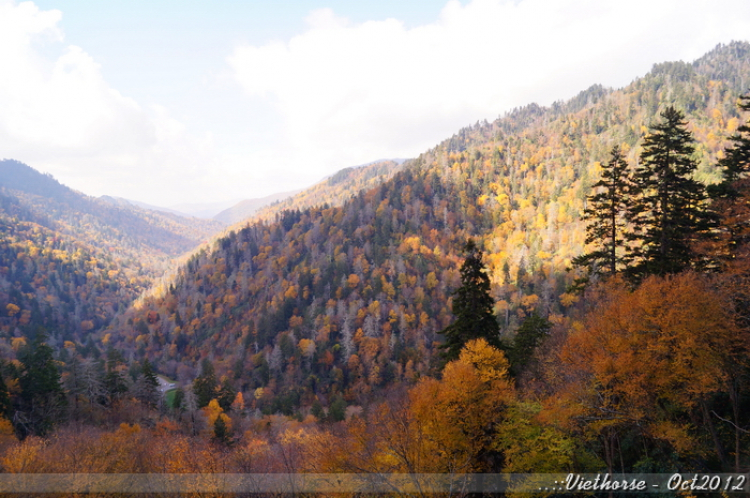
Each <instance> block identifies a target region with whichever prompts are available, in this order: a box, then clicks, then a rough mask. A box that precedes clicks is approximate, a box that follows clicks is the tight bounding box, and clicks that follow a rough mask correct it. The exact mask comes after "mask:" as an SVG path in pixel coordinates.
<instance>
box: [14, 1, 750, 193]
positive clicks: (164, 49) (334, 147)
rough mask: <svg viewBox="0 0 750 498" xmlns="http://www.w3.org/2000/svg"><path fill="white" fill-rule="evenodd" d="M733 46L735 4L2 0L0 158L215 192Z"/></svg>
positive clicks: (278, 179) (279, 186)
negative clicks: (655, 65)
mask: <svg viewBox="0 0 750 498" xmlns="http://www.w3.org/2000/svg"><path fill="white" fill-rule="evenodd" d="M749 38H750V2H748V1H747V0H710V1H708V0H628V1H615V0H464V1H457V0H450V1H445V0H410V1H408V2H404V1H403V0H398V1H397V0H378V1H371V0H359V1H356V2H355V1H343V0H329V1H326V0H295V1H291V0H275V1H273V2H269V1H256V0H242V1H241V0H214V1H212V2H209V1H203V0H179V1H178V0H158V1H154V0H148V1H147V0H108V1H106V2H102V1H100V0H98V1H96V0H65V1H61V0H37V1H35V2H18V1H16V0H0V159H2V158H8V159H11V158H12V159H17V160H20V161H22V162H25V163H26V164H28V165H30V166H32V167H34V168H36V169H38V170H40V171H43V172H45V173H51V174H52V175H53V176H54V177H55V178H57V179H58V180H59V181H60V182H62V183H64V184H66V185H68V186H70V187H72V188H75V189H76V190H79V191H81V192H83V193H85V194H87V195H93V196H99V195H105V194H106V195H112V196H118V197H125V198H128V199H132V200H136V201H140V202H146V203H150V204H153V205H158V206H174V205H178V204H185V203H211V202H224V203H231V202H234V201H237V200H240V199H248V198H255V197H263V196H266V195H270V194H272V193H275V192H282V191H289V190H294V189H298V188H303V187H305V186H309V185H312V184H313V183H315V182H317V181H319V180H321V179H322V178H324V177H325V176H327V175H330V174H332V173H334V172H336V171H338V170H340V169H342V168H345V167H349V166H356V165H360V164H366V163H369V162H372V161H375V160H378V159H385V158H409V157H415V156H417V155H419V154H420V153H421V152H424V151H426V150H428V149H429V148H431V147H434V146H435V145H436V144H438V143H439V142H440V141H442V140H443V139H446V138H449V137H450V136H451V135H452V134H453V133H455V132H457V131H458V130H459V129H460V128H461V127H463V126H467V125H470V124H473V123H475V122H477V121H481V120H484V119H487V120H493V119H495V118H497V117H498V116H500V115H502V114H503V113H505V112H507V111H509V110H511V109H513V108H514V107H519V106H523V105H527V104H529V103H532V102H536V103H539V104H541V105H549V104H551V103H553V102H555V101H558V100H566V99H568V98H571V97H573V96H574V95H575V94H577V93H578V92H580V91H582V90H585V89H586V88H588V87H590V86H591V85H593V84H603V85H605V86H609V87H613V88H619V87H622V86H625V85H627V84H628V83H630V82H631V81H632V80H633V79H635V78H637V77H639V76H643V75H644V74H645V73H647V72H648V70H649V69H650V68H651V66H652V65H653V64H654V63H657V62H663V61H668V60H684V61H692V60H694V59H696V58H698V57H700V56H701V55H703V54H704V53H705V52H707V51H709V50H711V49H712V48H714V47H715V46H716V45H717V44H719V43H729V42H730V41H732V40H748V39H749Z"/></svg>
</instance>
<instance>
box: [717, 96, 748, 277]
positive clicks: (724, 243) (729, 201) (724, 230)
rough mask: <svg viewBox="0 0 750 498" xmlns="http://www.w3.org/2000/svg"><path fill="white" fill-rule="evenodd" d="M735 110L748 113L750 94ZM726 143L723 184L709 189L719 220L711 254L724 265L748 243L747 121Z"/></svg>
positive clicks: (722, 163)
mask: <svg viewBox="0 0 750 498" xmlns="http://www.w3.org/2000/svg"><path fill="white" fill-rule="evenodd" d="M738 107H739V108H740V109H742V110H744V111H750V94H747V95H742V96H740V98H739V102H738ZM729 140H730V141H731V142H732V146H731V147H730V148H728V149H727V150H726V151H725V155H724V157H723V158H722V159H721V160H720V161H719V164H718V165H719V168H720V170H721V173H722V177H723V178H722V181H721V182H720V183H719V184H717V185H711V186H710V187H709V195H710V196H711V200H712V206H711V207H712V209H713V211H714V212H715V213H716V215H717V217H718V218H719V219H720V220H721V225H720V227H719V233H718V237H717V239H718V240H717V241H718V244H717V247H716V248H714V253H715V254H716V256H717V257H718V258H719V259H723V260H725V261H726V262H729V261H732V260H734V259H735V258H736V257H737V254H738V252H739V251H740V249H741V248H742V247H745V246H747V244H748V243H749V242H750V207H749V206H748V202H747V200H748V197H750V178H749V177H748V173H750V121H747V122H746V123H745V124H743V125H742V126H740V127H739V128H738V129H737V133H735V134H734V135H732V136H731V137H730V138H729Z"/></svg>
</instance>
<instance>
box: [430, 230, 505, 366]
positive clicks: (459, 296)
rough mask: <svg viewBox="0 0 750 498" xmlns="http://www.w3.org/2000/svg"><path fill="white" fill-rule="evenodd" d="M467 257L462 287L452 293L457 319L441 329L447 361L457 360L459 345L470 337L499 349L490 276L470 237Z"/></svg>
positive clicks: (465, 248)
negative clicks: (483, 340) (481, 339)
mask: <svg viewBox="0 0 750 498" xmlns="http://www.w3.org/2000/svg"><path fill="white" fill-rule="evenodd" d="M464 253H465V254H466V257H465V259H464V262H463V265H462V266H461V287H459V288H458V289H456V291H455V292H454V293H453V296H454V297H453V315H454V316H455V317H456V320H455V321H454V322H453V323H452V324H451V325H449V326H448V327H446V328H445V329H443V330H441V331H440V332H439V333H440V334H443V335H444V336H445V343H444V344H442V345H441V346H440V348H441V349H442V350H443V352H442V357H443V359H444V360H445V361H446V362H449V361H453V360H456V359H458V356H459V353H460V352H461V348H463V346H464V344H466V343H467V342H469V341H470V340H472V339H480V338H484V339H485V340H486V341H487V343H488V344H490V345H491V346H493V347H496V348H498V349H501V347H502V345H501V342H500V326H499V325H498V323H497V319H496V318H495V313H494V310H493V308H494V305H495V302H494V300H493V299H492V296H490V279H489V277H488V276H487V269H486V267H485V266H484V263H483V262H482V256H483V254H482V251H480V250H479V248H478V247H477V245H476V243H475V242H474V241H473V240H471V239H469V240H468V241H467V242H466V246H465V247H464Z"/></svg>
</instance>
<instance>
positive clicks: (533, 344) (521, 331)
mask: <svg viewBox="0 0 750 498" xmlns="http://www.w3.org/2000/svg"><path fill="white" fill-rule="evenodd" d="M551 327H552V324H551V323H550V322H549V321H548V320H546V319H545V318H542V317H541V316H539V313H537V312H536V311H534V312H533V313H532V314H531V315H530V316H528V317H526V319H525V320H524V321H523V323H522V324H521V326H520V327H519V328H518V331H517V332H516V337H515V338H514V339H513V346H512V347H511V348H510V351H509V352H508V359H509V360H510V370H511V373H512V374H513V375H518V374H520V373H521V371H523V369H524V368H525V367H526V365H528V363H529V360H531V357H532V355H533V354H534V350H535V349H536V348H537V346H539V345H540V344H541V343H542V340H543V339H544V337H545V336H546V335H547V333H548V332H549V329H550V328H551Z"/></svg>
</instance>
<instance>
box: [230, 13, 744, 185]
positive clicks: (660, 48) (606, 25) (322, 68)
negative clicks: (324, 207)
mask: <svg viewBox="0 0 750 498" xmlns="http://www.w3.org/2000/svg"><path fill="white" fill-rule="evenodd" d="M307 21H308V28H307V30H306V31H305V32H303V33H301V34H299V35H298V36H295V37H293V38H292V39H290V40H288V41H286V42H284V43H281V42H274V43H269V44H267V45H263V46H251V45H241V46H238V47H236V49H235V50H234V53H233V54H232V55H231V56H230V57H228V59H227V60H228V63H229V64H230V66H231V67H232V69H233V71H234V72H235V76H236V79H237V81H238V82H239V83H240V84H241V85H242V87H243V88H244V90H245V91H246V93H247V94H248V95H250V96H255V97H258V96H265V97H266V98H271V99H273V100H274V102H275V103H276V105H277V109H278V111H279V112H281V113H282V114H283V116H284V119H285V124H286V146H287V147H288V148H289V149H290V150H293V151H296V156H295V157H294V159H290V163H294V164H295V167H299V165H300V164H305V165H306V166H307V167H308V168H309V169H310V170H311V171H310V175H311V177H312V176H314V175H316V174H319V172H320V171H322V169H323V168H325V167H326V166H327V167H328V168H329V170H330V168H331V167H332V165H336V166H346V165H352V164H357V163H362V162H366V161H369V160H373V159H376V158H380V157H396V156H413V155H416V154H418V153H420V152H422V151H423V150H425V149H426V148H428V147H431V146H433V145H434V144H436V143H437V142H438V141H439V140H441V139H443V138H446V137H447V136H449V135H450V134H452V133H453V132H455V131H457V129H458V128H460V127H462V126H465V125H467V124H470V123H472V122H474V121H476V120H477V119H483V118H488V119H492V118H494V117H496V116H497V115H499V114H501V113H503V112H505V111H507V110H509V109H511V108H512V107H515V106H521V105H525V104H528V103H530V102H533V101H537V102H540V103H542V104H550V103H551V102H553V101H555V100H559V99H565V98H569V97H571V96H573V95H574V94H575V93H577V92H579V91H581V90H584V89H585V88H587V87H588V86H590V85H592V84H595V83H603V84H605V85H609V86H623V85H625V84H627V83H628V82H630V81H631V80H632V79H634V78H635V77H637V76H639V75H642V74H644V73H645V72H646V71H648V69H650V67H651V65H652V64H653V63H655V62H661V61H663V60H674V59H685V60H691V59H693V58H696V57H699V56H700V55H702V54H703V53H704V52H706V51H707V50H709V49H711V48H713V47H714V46H715V45H716V44H717V43H719V42H724V43H727V42H729V41H731V40H732V39H746V38H747V37H748V33H750V3H748V2H747V1H746V0H725V1H711V2H708V1H702V0H694V1H677V0H631V1H629V2H602V1H601V0H583V1H582V0H521V1H517V2H511V1H500V0H474V1H472V2H469V3H465V4H461V3H459V2H458V1H456V0H451V1H450V2H448V3H447V4H446V6H445V7H444V8H443V10H442V12H441V14H440V17H439V19H438V20H437V21H436V22H434V23H432V24H429V25H424V26H420V27H416V28H412V29H407V28H406V27H405V26H404V24H403V23H401V22H399V21H398V20H395V19H387V20H383V21H370V22H365V23H361V24H354V23H351V22H349V21H347V20H346V19H341V18H338V17H336V15H335V14H334V13H333V12H332V11H331V10H328V9H324V10H319V11H315V12H313V13H312V14H311V15H310V16H309V18H308V20H307ZM289 167H291V165H290V166H289Z"/></svg>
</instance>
